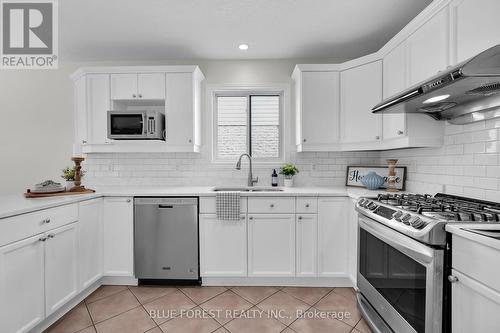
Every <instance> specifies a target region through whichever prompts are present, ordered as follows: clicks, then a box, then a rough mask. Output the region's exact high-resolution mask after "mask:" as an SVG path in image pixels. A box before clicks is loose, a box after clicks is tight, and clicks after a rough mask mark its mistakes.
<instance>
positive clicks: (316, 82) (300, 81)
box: [293, 65, 340, 151]
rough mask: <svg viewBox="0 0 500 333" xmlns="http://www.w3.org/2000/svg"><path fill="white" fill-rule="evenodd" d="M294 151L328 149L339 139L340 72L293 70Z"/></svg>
mask: <svg viewBox="0 0 500 333" xmlns="http://www.w3.org/2000/svg"><path fill="white" fill-rule="evenodd" d="M293 78H294V80H295V94H296V106H295V112H296V132H295V133H296V134H295V135H296V137H295V140H296V145H297V151H321V150H332V149H334V148H335V147H336V145H338V142H339V112H340V74H339V72H338V71H334V70H319V68H318V69H316V70H308V69H307V68H306V69H303V66H302V65H297V67H296V68H295V70H294V73H293Z"/></svg>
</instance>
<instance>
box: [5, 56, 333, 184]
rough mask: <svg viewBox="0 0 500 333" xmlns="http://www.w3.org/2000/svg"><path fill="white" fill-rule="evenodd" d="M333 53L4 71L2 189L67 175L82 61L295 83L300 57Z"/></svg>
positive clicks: (211, 79) (220, 79)
mask: <svg viewBox="0 0 500 333" xmlns="http://www.w3.org/2000/svg"><path fill="white" fill-rule="evenodd" d="M299 62H302V63H304V62H307V63H315V62H317V63H328V62H329V59H319V60H314V59H301V60H272V61H190V60H186V61H166V62H148V63H131V62H127V63H123V62H121V63H109V62H100V63H63V64H61V66H60V68H59V69H58V70H26V71H21V70H12V71H6V70H3V71H0V91H1V93H0V119H1V121H0V194H7V193H21V192H23V191H25V190H26V188H28V187H30V186H32V185H33V184H35V183H37V182H40V181H43V180H46V179H53V180H56V181H59V180H61V178H60V177H59V176H60V170H61V169H62V168H63V167H65V166H68V165H71V164H72V162H71V160H70V158H71V153H72V141H73V83H72V81H71V80H70V79H69V75H70V74H71V73H72V72H73V71H74V70H76V69H77V68H78V67H82V66H95V65H114V64H116V65H120V64H125V65H126V64H130V65H132V64H135V65H139V64H146V65H148V64H151V65H152V64H164V65H168V64H199V65H200V67H201V68H202V71H203V72H204V74H205V76H206V77H207V83H250V84H251V83H270V82H277V83H290V82H291V79H290V75H291V72H292V70H293V67H294V65H295V64H296V63H299Z"/></svg>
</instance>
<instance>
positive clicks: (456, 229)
mask: <svg viewBox="0 0 500 333" xmlns="http://www.w3.org/2000/svg"><path fill="white" fill-rule="evenodd" d="M467 229H477V230H500V224H484V223H483V224H479V223H471V224H464V223H460V224H458V223H456V224H453V223H449V224H447V225H446V231H448V232H450V233H452V234H455V235H457V236H459V237H462V238H465V239H469V240H471V241H474V242H477V243H481V244H483V245H486V246H489V247H492V248H494V249H497V250H500V240H499V239H495V238H492V237H487V236H484V235H480V234H477V233H475V232H471V231H469V230H467Z"/></svg>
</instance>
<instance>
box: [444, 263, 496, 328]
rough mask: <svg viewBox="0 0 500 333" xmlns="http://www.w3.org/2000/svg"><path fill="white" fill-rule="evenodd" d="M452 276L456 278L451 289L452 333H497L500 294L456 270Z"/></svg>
mask: <svg viewBox="0 0 500 333" xmlns="http://www.w3.org/2000/svg"><path fill="white" fill-rule="evenodd" d="M452 275H453V276H455V277H457V278H458V281H457V282H455V283H452V287H451V302H452V305H451V326H452V331H453V333H469V332H498V330H499V327H500V326H499V321H498V314H499V313H500V293H499V292H498V291H497V290H494V289H491V288H489V287H487V286H486V285H484V284H482V283H480V282H479V281H477V280H474V279H471V278H469V277H468V276H466V275H464V274H461V273H460V272H458V271H456V270H452Z"/></svg>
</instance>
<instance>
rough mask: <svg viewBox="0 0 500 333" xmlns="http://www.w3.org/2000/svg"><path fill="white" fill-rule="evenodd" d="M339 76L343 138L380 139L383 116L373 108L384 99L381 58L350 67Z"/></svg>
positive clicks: (348, 140) (351, 139) (359, 139)
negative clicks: (374, 112) (375, 112)
mask: <svg viewBox="0 0 500 333" xmlns="http://www.w3.org/2000/svg"><path fill="white" fill-rule="evenodd" d="M340 77H341V110H342V111H341V119H342V120H341V132H342V140H343V141H344V142H373V141H377V140H380V135H381V126H382V117H380V115H374V114H373V113H372V110H371V109H372V107H374V106H375V105H376V104H377V103H379V102H380V101H381V100H382V61H375V62H372V63H369V64H366V65H362V66H359V67H355V68H351V69H348V70H346V71H343V72H342V73H341V76H340Z"/></svg>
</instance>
